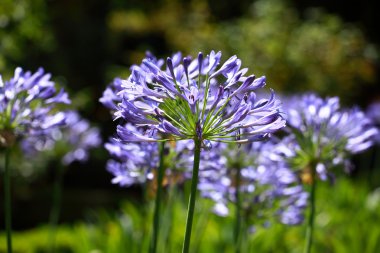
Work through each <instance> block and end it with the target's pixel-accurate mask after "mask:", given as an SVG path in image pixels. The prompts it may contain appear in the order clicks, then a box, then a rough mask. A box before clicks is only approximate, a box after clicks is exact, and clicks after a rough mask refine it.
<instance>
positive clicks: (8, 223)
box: [4, 147, 12, 253]
mask: <svg viewBox="0 0 380 253" xmlns="http://www.w3.org/2000/svg"><path fill="white" fill-rule="evenodd" d="M10 155H11V148H10V147H7V148H6V151H5V171H4V173H5V174H4V195H5V196H4V208H5V210H4V214H5V230H6V233H7V249H8V251H7V252H8V253H12V206H11V175H10V168H9V160H10Z"/></svg>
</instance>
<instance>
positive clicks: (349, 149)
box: [283, 94, 378, 179]
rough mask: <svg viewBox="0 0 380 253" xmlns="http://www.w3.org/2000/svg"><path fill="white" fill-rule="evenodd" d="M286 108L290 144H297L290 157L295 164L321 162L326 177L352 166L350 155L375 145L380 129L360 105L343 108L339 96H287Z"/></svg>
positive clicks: (306, 165)
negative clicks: (338, 168)
mask: <svg viewBox="0 0 380 253" xmlns="http://www.w3.org/2000/svg"><path fill="white" fill-rule="evenodd" d="M283 101H284V106H283V108H284V111H285V114H286V118H287V122H288V125H289V129H290V132H291V133H290V136H289V137H288V138H287V139H286V140H285V142H284V143H286V144H285V145H284V146H283V151H284V150H285V149H286V146H288V147H290V146H292V147H293V150H292V151H289V150H288V151H286V152H287V153H292V154H291V155H290V157H292V158H291V159H292V160H293V166H295V167H296V168H297V169H304V168H307V167H308V166H310V165H311V163H316V164H317V172H318V174H319V176H320V178H322V179H326V178H327V175H328V173H327V170H328V169H330V168H331V167H334V166H336V165H345V167H346V169H349V168H350V167H351V166H350V165H349V164H350V163H349V159H348V156H349V155H350V154H356V153H359V152H362V151H364V150H366V149H368V148H369V147H370V146H371V145H373V142H374V137H375V136H376V135H377V134H378V130H377V129H376V128H375V127H374V126H373V123H372V121H371V120H370V119H369V118H368V117H366V116H365V114H364V113H363V112H362V111H360V109H358V108H357V107H354V108H351V109H342V108H340V105H339V98H337V97H332V98H326V99H323V98H320V97H318V96H317V95H315V94H305V95H300V96H294V97H291V98H289V99H283Z"/></svg>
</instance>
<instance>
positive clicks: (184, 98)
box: [101, 51, 285, 143]
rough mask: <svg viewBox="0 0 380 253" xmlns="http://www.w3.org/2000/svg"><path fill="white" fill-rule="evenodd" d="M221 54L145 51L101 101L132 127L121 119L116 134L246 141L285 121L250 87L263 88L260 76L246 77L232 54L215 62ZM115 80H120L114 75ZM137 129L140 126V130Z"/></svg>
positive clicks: (274, 103) (131, 138)
mask: <svg viewBox="0 0 380 253" xmlns="http://www.w3.org/2000/svg"><path fill="white" fill-rule="evenodd" d="M220 59H221V53H220V52H217V53H215V52H214V51H211V52H210V54H209V55H207V56H206V57H204V55H203V54H202V53H199V55H198V57H197V58H196V59H194V60H192V59H191V58H190V57H184V58H182V55H181V54H180V53H177V54H175V55H173V57H171V58H170V57H169V58H167V61H166V69H162V68H161V67H162V65H163V61H162V60H157V59H156V58H155V57H153V56H151V55H148V56H147V58H145V59H144V60H143V61H142V64H141V65H140V66H132V68H131V72H132V73H131V75H130V77H129V78H128V79H127V80H122V81H121V87H122V90H121V91H119V86H118V85H116V88H113V89H112V88H109V89H107V90H106V92H105V93H104V95H103V98H102V99H101V102H102V103H103V104H105V105H106V106H108V107H109V108H113V109H115V102H114V101H118V99H117V98H116V97H115V96H114V94H115V92H116V91H119V92H118V94H119V95H120V96H122V97H121V103H119V104H118V105H117V110H116V112H115V116H116V118H123V119H124V120H125V121H126V122H129V123H131V124H133V125H135V126H136V130H137V131H131V130H130V129H127V128H125V127H124V126H123V125H122V124H121V125H119V126H118V127H117V133H118V135H119V137H120V138H121V139H122V140H123V141H127V142H141V141H148V142H152V141H153V142H154V141H158V140H160V139H164V138H165V137H163V136H164V135H170V136H171V137H172V138H174V139H176V140H182V139H194V138H198V139H200V140H202V141H203V140H210V141H232V140H233V141H236V142H239V143H242V142H250V141H254V140H257V139H258V138H259V139H260V138H263V137H265V136H267V135H268V134H270V133H272V132H274V131H276V130H278V129H280V128H282V127H284V126H285V121H284V120H283V119H282V117H281V116H280V113H279V101H278V100H277V99H276V98H275V96H274V93H273V91H272V95H271V97H270V98H269V99H257V96H256V93H255V91H256V90H258V89H260V88H262V87H264V86H265V84H266V82H265V80H266V79H265V77H264V76H263V77H259V78H256V77H255V76H254V75H250V76H245V74H246V72H247V71H248V70H247V69H246V68H243V69H241V61H240V60H239V59H238V58H237V57H236V56H233V57H231V58H229V59H228V60H227V61H226V62H225V63H224V64H223V65H222V66H221V67H218V65H219V63H220ZM117 82H120V81H119V80H117ZM139 129H143V131H140V130H139Z"/></svg>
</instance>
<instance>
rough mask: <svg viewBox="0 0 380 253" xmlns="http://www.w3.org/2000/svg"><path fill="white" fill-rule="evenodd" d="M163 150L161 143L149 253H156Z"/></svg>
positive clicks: (163, 170)
mask: <svg viewBox="0 0 380 253" xmlns="http://www.w3.org/2000/svg"><path fill="white" fill-rule="evenodd" d="M164 149H165V142H161V143H160V146H159V153H160V164H159V166H158V173H157V193H156V201H155V206H154V215H153V235H152V241H151V247H150V252H151V253H156V251H157V239H158V230H159V228H160V206H161V202H162V181H163V179H164V175H165V166H164Z"/></svg>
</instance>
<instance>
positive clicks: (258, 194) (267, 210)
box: [198, 141, 307, 226]
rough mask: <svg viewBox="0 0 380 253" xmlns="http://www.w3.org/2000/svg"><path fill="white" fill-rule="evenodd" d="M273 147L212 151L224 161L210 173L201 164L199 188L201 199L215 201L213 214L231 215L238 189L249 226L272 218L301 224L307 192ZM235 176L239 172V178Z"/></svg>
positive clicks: (267, 144) (256, 145)
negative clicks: (217, 153)
mask: <svg viewBox="0 0 380 253" xmlns="http://www.w3.org/2000/svg"><path fill="white" fill-rule="evenodd" d="M275 145H276V144H275V143H273V142H272V141H268V142H265V143H252V144H250V145H243V146H242V147H241V148H239V149H237V150H234V149H228V148H227V147H225V144H218V145H216V146H215V148H214V149H212V153H215V152H219V155H216V154H215V155H214V156H219V157H220V158H219V159H223V160H224V162H222V163H220V165H222V167H218V168H214V169H213V170H205V169H202V167H203V165H202V163H201V171H200V183H199V186H198V188H199V190H200V191H201V194H202V196H203V197H206V198H210V199H212V200H213V201H214V202H215V205H214V212H215V213H216V214H218V215H220V216H228V215H229V214H230V208H231V205H235V204H236V201H237V199H236V190H237V188H236V187H238V189H239V195H240V202H241V209H242V214H241V215H244V219H246V220H247V222H248V224H249V225H250V226H252V225H260V224H261V225H263V224H267V222H268V221H271V220H272V219H273V218H275V217H277V218H278V220H279V221H280V222H282V223H284V224H290V225H294V224H299V223H301V222H302V221H303V210H304V208H305V206H306V201H307V193H305V192H304V190H303V188H302V186H300V185H299V182H298V178H297V176H296V174H295V173H294V172H292V170H291V169H290V168H289V167H288V166H287V163H286V161H285V160H284V159H283V158H282V157H281V156H279V155H278V154H276V153H273V151H274V150H275ZM220 154H222V155H220ZM214 159H215V158H214ZM220 165H219V166H220ZM223 165H224V166H223ZM236 173H240V176H239V179H237V177H236V176H237V175H236ZM237 180H238V181H239V182H237Z"/></svg>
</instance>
